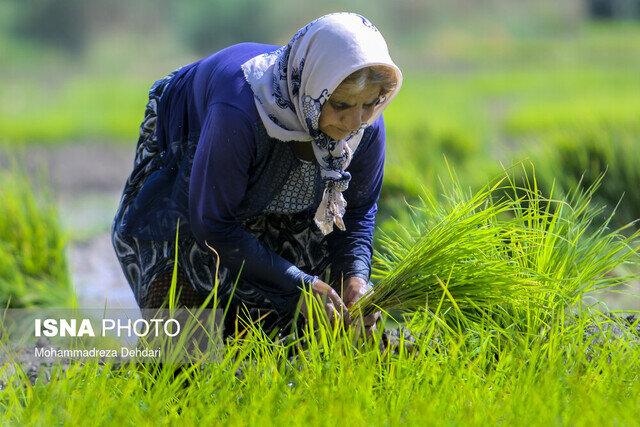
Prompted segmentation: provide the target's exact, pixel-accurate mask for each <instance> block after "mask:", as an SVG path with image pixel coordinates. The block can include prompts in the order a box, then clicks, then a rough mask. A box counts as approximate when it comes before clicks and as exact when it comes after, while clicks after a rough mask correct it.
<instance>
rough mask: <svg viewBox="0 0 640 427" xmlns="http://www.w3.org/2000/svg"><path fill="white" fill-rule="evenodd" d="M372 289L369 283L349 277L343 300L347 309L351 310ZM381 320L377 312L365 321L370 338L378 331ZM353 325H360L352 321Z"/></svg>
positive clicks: (365, 318)
mask: <svg viewBox="0 0 640 427" xmlns="http://www.w3.org/2000/svg"><path fill="white" fill-rule="evenodd" d="M370 289H371V287H370V286H369V285H368V283H367V281H366V280H364V279H362V278H360V277H349V278H348V279H346V280H345V282H344V290H343V292H342V300H343V301H344V304H345V305H346V306H347V309H349V308H351V306H353V304H355V303H356V301H358V300H359V299H360V298H362V296H363V295H364V294H365V293H367V292H368V291H369V290H370ZM378 319H380V312H379V311H376V312H375V313H372V314H370V315H368V316H366V317H364V319H363V323H364V327H365V331H366V333H367V336H370V335H371V334H372V333H373V332H374V331H375V330H376V323H377V321H378ZM352 324H356V325H358V324H360V321H359V320H357V319H353V320H352Z"/></svg>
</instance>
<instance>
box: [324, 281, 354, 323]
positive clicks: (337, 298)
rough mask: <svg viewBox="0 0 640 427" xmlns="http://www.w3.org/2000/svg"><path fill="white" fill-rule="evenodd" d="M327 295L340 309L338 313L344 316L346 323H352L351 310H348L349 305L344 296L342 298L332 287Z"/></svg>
mask: <svg viewBox="0 0 640 427" xmlns="http://www.w3.org/2000/svg"><path fill="white" fill-rule="evenodd" d="M327 296H328V297H329V299H331V302H332V303H333V305H334V307H336V309H337V310H338V314H339V315H340V317H342V319H343V320H344V322H345V324H346V325H349V324H350V323H351V317H350V316H349V310H347V306H346V305H345V304H344V302H343V301H342V298H340V296H339V295H338V293H337V292H336V291H335V290H334V289H331V290H330V291H329V292H328V293H327Z"/></svg>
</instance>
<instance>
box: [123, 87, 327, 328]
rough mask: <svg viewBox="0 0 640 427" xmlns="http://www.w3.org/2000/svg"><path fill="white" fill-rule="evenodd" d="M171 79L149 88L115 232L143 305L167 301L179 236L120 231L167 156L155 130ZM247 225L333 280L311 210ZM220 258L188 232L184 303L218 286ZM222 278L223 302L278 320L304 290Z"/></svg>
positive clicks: (181, 250)
mask: <svg viewBox="0 0 640 427" xmlns="http://www.w3.org/2000/svg"><path fill="white" fill-rule="evenodd" d="M170 78H171V75H169V76H167V77H165V78H164V79H161V80H158V81H157V82H155V83H154V85H153V86H152V88H151V90H150V92H149V102H148V104H147V108H146V111H145V118H144V121H143V123H142V125H141V128H140V139H139V141H138V146H137V150H136V158H135V161H134V170H133V172H132V174H131V176H130V177H129V179H128V180H127V184H126V185H125V190H124V192H123V197H122V199H121V202H120V206H119V209H118V213H117V215H116V219H115V220H114V224H113V227H112V233H111V237H112V243H113V247H114V249H115V252H116V255H117V257H118V260H119V262H120V265H121V267H122V270H123V272H124V275H125V277H126V279H127V281H128V282H129V285H130V286H131V289H132V291H133V294H134V297H135V299H136V302H137V303H138V305H139V306H140V308H158V307H160V306H161V305H162V304H163V303H164V302H166V299H167V298H168V293H169V286H170V283H171V276H172V272H173V269H174V265H175V262H174V261H175V241H159V240H144V239H139V238H136V237H133V236H130V235H121V234H120V233H118V232H117V231H116V230H118V229H119V227H118V226H117V225H118V221H121V218H122V217H123V213H124V212H126V211H127V208H128V206H129V204H130V203H132V202H133V200H134V199H135V194H137V192H138V191H139V189H140V188H141V187H142V186H143V185H144V183H145V178H146V177H147V176H148V175H149V174H150V173H151V172H152V171H153V170H154V168H153V167H152V166H151V165H154V163H156V162H157V161H158V159H159V157H160V156H162V152H161V150H160V149H158V147H160V146H161V144H158V141H156V140H155V132H154V131H155V125H156V118H157V105H158V101H159V99H160V96H161V95H162V91H163V88H164V87H165V86H166V84H167V83H168V81H169V80H170ZM243 226H244V228H245V230H247V231H248V232H249V233H251V234H253V235H254V236H255V237H256V239H258V240H259V241H260V242H261V243H262V244H263V245H265V246H266V247H268V248H270V249H271V250H273V251H274V252H276V253H277V254H278V255H280V256H282V257H283V258H285V259H286V260H288V261H290V262H291V263H292V264H294V265H295V266H297V267H298V268H300V269H301V270H302V271H304V272H306V273H308V274H311V275H317V276H319V277H320V278H321V279H324V280H325V281H326V280H327V278H328V274H329V272H328V271H327V270H328V266H329V257H328V253H327V249H326V242H325V236H323V235H322V233H321V232H320V230H319V229H318V227H317V226H315V224H314V222H313V212H312V211H311V210H305V211H302V212H298V213H291V214H289V213H286V214H285V213H283V214H279V213H265V214H263V215H259V216H257V217H254V218H252V219H250V220H246V221H244V223H243ZM185 234H187V235H185ZM216 258H217V257H216V256H215V254H214V253H213V251H211V250H209V249H208V248H203V247H201V246H200V245H199V244H198V243H197V242H196V240H195V238H194V237H193V235H191V234H189V233H184V232H183V233H182V235H181V236H180V238H179V241H178V255H177V268H178V288H177V291H178V292H179V293H180V297H179V300H178V305H179V306H188V307H195V306H200V305H202V303H203V302H204V300H205V298H206V297H207V296H208V295H209V294H210V293H211V292H212V291H213V289H214V283H215V280H216ZM217 280H218V285H217V294H218V295H217V299H218V301H219V304H221V306H222V307H225V306H226V305H227V303H229V304H230V306H231V309H232V310H236V311H238V310H240V309H241V307H243V306H244V307H247V308H248V309H249V310H253V311H254V312H257V313H258V315H262V313H264V312H267V313H275V315H276V316H275V317H274V318H275V319H277V320H276V321H277V322H281V321H282V319H287V318H289V317H290V315H291V314H292V312H291V309H292V306H293V307H295V303H296V302H297V301H294V300H297V298H298V296H299V291H295V292H291V293H283V292H280V291H277V290H276V289H274V288H273V287H272V286H269V285H268V284H265V283H261V282H259V281H256V280H250V279H249V278H246V277H242V276H240V277H236V275H234V274H232V273H231V272H230V270H229V269H227V268H226V267H225V266H224V265H220V268H219V269H218V270H217ZM212 301H213V299H212ZM252 317H253V316H252Z"/></svg>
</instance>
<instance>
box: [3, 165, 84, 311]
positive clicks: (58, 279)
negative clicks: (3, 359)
mask: <svg viewBox="0 0 640 427" xmlns="http://www.w3.org/2000/svg"><path fill="white" fill-rule="evenodd" d="M0 218H2V219H1V220H0V304H1V305H2V306H3V307H6V306H7V305H8V306H9V307H13V308H19V307H31V306H57V307H68V306H69V305H70V304H72V301H73V300H74V292H73V290H72V288H71V281H70V277H69V272H68V267H67V260H66V256H65V253H64V247H65V242H66V241H65V237H64V235H63V234H62V231H61V227H60V223H59V219H58V212H57V209H56V207H55V204H54V202H53V201H52V200H51V198H50V197H48V196H47V195H46V194H45V193H43V192H38V196H36V194H35V193H34V189H33V187H32V184H31V183H30V182H29V180H28V179H27V178H26V176H25V175H24V174H22V173H19V172H10V171H8V170H0Z"/></svg>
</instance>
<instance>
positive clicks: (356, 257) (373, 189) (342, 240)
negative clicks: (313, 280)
mask: <svg viewBox="0 0 640 427" xmlns="http://www.w3.org/2000/svg"><path fill="white" fill-rule="evenodd" d="M372 127H373V129H372V131H373V132H371V134H370V137H369V138H368V139H367V140H366V141H365V140H363V141H362V142H361V143H360V146H359V147H358V148H357V149H356V152H355V153H354V157H353V159H352V161H351V164H350V165H349V167H348V168H347V170H348V171H349V172H350V173H351V181H350V183H349V188H348V189H347V190H346V191H345V192H344V193H343V196H344V198H345V200H346V201H347V208H346V212H345V214H344V217H343V220H344V224H345V227H346V230H345V231H341V230H339V229H337V228H334V231H333V232H331V233H330V234H329V235H328V236H327V244H328V250H329V255H330V257H331V259H332V262H331V281H332V282H333V283H334V284H338V283H339V282H340V278H341V275H342V277H344V278H345V279H346V278H347V277H361V278H363V279H365V280H369V277H370V275H371V256H372V253H373V232H374V228H375V217H376V213H377V212H378V204H377V203H378V198H379V197H380V190H381V188H382V178H383V173H384V160H385V128H384V121H383V118H382V116H380V118H379V119H378V120H376V122H375V123H374V124H373V125H372Z"/></svg>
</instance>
